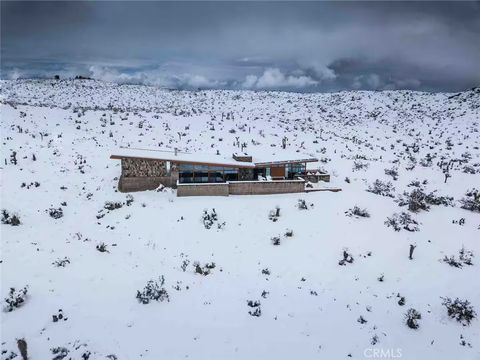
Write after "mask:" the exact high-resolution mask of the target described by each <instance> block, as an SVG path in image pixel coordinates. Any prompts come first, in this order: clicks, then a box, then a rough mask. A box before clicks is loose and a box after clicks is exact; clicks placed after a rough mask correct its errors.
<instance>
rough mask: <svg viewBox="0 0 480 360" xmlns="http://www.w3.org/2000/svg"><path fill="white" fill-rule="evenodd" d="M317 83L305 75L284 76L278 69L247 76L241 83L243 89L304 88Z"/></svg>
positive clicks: (269, 69)
mask: <svg viewBox="0 0 480 360" xmlns="http://www.w3.org/2000/svg"><path fill="white" fill-rule="evenodd" d="M317 84H318V81H316V80H314V79H312V78H311V77H310V76H306V75H298V76H295V75H285V74H284V73H283V72H281V71H280V69H277V68H268V69H266V70H265V71H264V72H263V74H262V76H260V77H258V78H257V76H255V75H247V77H246V78H245V81H244V82H243V87H245V88H254V87H255V88H257V89H281V88H296V89H300V88H305V87H308V86H315V85H317Z"/></svg>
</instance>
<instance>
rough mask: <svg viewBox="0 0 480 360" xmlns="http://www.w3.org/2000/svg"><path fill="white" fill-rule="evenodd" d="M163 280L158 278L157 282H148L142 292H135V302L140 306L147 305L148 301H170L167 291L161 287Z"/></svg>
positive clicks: (161, 277)
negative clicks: (140, 304)
mask: <svg viewBox="0 0 480 360" xmlns="http://www.w3.org/2000/svg"><path fill="white" fill-rule="evenodd" d="M164 284H165V278H164V277H163V275H162V276H160V277H159V278H158V280H149V281H148V282H147V285H145V287H144V288H143V290H142V291H140V290H137V296H136V298H137V300H138V302H140V303H142V304H148V303H150V301H152V300H155V301H165V300H166V301H170V298H169V296H168V292H167V290H165V288H164V287H163V285H164Z"/></svg>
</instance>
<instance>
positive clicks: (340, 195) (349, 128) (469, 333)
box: [0, 80, 480, 360]
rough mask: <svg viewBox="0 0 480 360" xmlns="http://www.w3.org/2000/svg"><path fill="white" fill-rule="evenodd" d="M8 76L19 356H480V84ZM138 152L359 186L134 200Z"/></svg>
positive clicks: (4, 261) (6, 126) (8, 256)
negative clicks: (217, 83)
mask: <svg viewBox="0 0 480 360" xmlns="http://www.w3.org/2000/svg"><path fill="white" fill-rule="evenodd" d="M0 84H1V95H0V96H1V98H0V100H1V105H0V106H1V119H2V120H1V132H2V159H1V161H2V164H1V175H2V205H1V208H2V209H4V210H5V212H4V215H3V222H6V223H10V224H2V225H1V239H2V249H1V259H0V260H1V271H2V286H1V295H2V310H3V311H2V315H1V319H2V321H1V323H2V325H1V327H2V335H1V338H2V355H1V356H2V357H1V359H2V360H3V359H13V357H14V355H12V354H18V357H17V359H19V358H21V355H20V350H19V346H18V345H19V344H17V341H18V340H21V339H23V340H24V341H25V342H26V344H27V351H28V356H29V359H32V360H33V359H57V360H59V359H63V358H65V359H70V358H71V359H119V360H120V359H140V358H142V359H154V360H157V359H186V358H188V359H273V358H275V359H291V358H297V359H345V358H350V357H351V358H354V359H366V358H375V354H377V358H378V356H379V354H380V353H379V352H374V351H383V354H386V353H388V356H390V358H393V357H397V358H398V357H400V356H401V357H402V358H403V359H409V360H410V359H429V358H431V359H480V321H479V319H478V318H479V317H480V285H479V281H478V279H479V278H480V213H479V208H480V205H479V202H480V195H479V194H478V193H475V188H476V189H480V148H479V147H480V89H479V88H476V89H472V90H469V91H465V92H463V93H460V94H442V93H436V94H429V93H420V92H412V91H385V92H363V91H358V92H341V93H332V94H295V93H282V92H251V91H245V92H238V91H197V92H179V91H168V90H162V89H157V88H154V87H146V86H134V85H128V86H127V85H115V84H109V83H103V82H98V81H93V80H61V81H54V80H17V81H2V82H1V83H0ZM284 137H286V138H287V147H286V149H283V148H282V139H283V138H284ZM119 146H132V147H139V148H140V147H141V148H162V149H173V148H174V147H177V148H179V149H180V150H181V151H185V152H203V153H211V154H215V153H217V151H218V152H219V153H220V154H221V155H222V156H229V155H230V154H231V153H233V152H240V150H241V147H242V146H243V147H244V148H245V150H244V151H245V152H247V153H249V154H251V155H253V156H259V157H260V156H261V157H262V158H265V157H273V158H274V157H279V158H282V157H284V156H285V154H298V156H299V157H307V156H308V157H310V156H313V157H317V158H319V159H320V161H321V162H320V166H321V167H322V168H323V169H324V170H325V171H327V172H329V173H330V174H331V175H332V180H331V184H329V185H331V186H335V187H340V188H342V191H341V192H337V193H333V192H314V193H305V194H300V195H299V194H287V195H268V196H229V197H195V198H177V197H176V196H175V191H174V190H171V189H159V190H158V191H148V192H142V193H133V194H131V195H127V194H122V193H119V192H117V182H118V177H119V176H120V163H119V162H118V161H115V160H110V159H109V156H110V154H111V153H112V152H114V151H115V149H117V148H118V147H119ZM377 180H379V182H376V181H377ZM367 190H370V191H367ZM379 192H380V193H381V194H376V193H379ZM382 194H383V195H382ZM299 199H302V200H305V205H306V207H307V209H302V207H299V206H298V204H299ZM355 206H358V207H359V208H360V210H362V209H365V210H366V212H367V213H368V215H369V216H368V217H364V216H361V215H366V214H365V213H364V212H362V211H354V207H355ZM276 207H279V208H280V216H279V217H278V218H276V219H275V220H276V221H272V220H271V219H270V218H269V214H270V212H271V211H272V210H274V209H275V208H276ZM213 209H214V211H215V212H216V214H217V216H218V221H214V224H213V226H211V227H209V228H207V227H208V226H205V223H204V220H203V217H204V211H205V210H206V211H207V212H208V213H211V212H212V211H213ZM475 210H476V211H475ZM7 213H8V217H7ZM15 214H16V215H17V216H18V219H19V220H20V224H19V225H17V226H11V225H12V223H13V224H16V221H15V219H16V218H14V220H13V221H12V217H13V216H14V215H15ZM402 221H405V222H406V223H404V224H402ZM409 222H410V223H409ZM395 228H396V229H397V230H398V231H396V230H395ZM288 230H292V231H293V235H292V236H287V232H288ZM415 230H417V231H415ZM288 235H289V234H288ZM275 238H277V239H275ZM274 243H279V245H274ZM411 245H413V246H415V247H414V249H413V258H412V259H409V251H410V249H411ZM462 249H463V250H462ZM197 265H198V266H197ZM150 280H153V283H150V285H152V284H155V282H156V285H158V288H157V290H158V292H157V295H158V296H157V298H158V297H160V298H158V299H157V300H158V301H155V300H151V301H150V302H149V303H148V304H144V303H143V302H147V300H145V299H146V298H148V295H152V294H151V293H143V292H144V288H145V286H146V285H147V283H148V282H149V281H150ZM162 283H163V284H162ZM24 287H27V288H26V291H25V292H26V295H24V294H23V293H24V292H22V291H21V290H22V289H23V288H24ZM153 287H154V286H153ZM10 288H14V289H15V292H14V295H18V296H19V298H20V299H24V301H23V302H22V301H21V300H20V301H13V304H12V303H11V305H10V306H8V304H7V302H5V301H3V299H4V298H7V299H8V298H9V292H10ZM137 291H140V294H138V293H137ZM137 295H138V297H139V298H138V297H137ZM145 296H146V297H145ZM456 298H458V299H459V300H461V301H464V300H468V301H469V303H470V304H465V303H464V305H466V306H463V308H462V309H463V310H465V311H466V312H464V313H462V316H461V317H460V319H459V320H460V321H456V319H454V318H452V317H450V316H449V313H448V308H450V309H453V308H454V306H451V305H450V306H447V305H449V302H448V300H449V299H451V301H455V299H456ZM14 300H15V299H14ZM141 300H143V302H142V301H141ZM161 300H163V301H161ZM459 306H460V307H461V304H460V305H459ZM470 306H471V307H472V308H473V311H476V313H477V316H476V318H473V319H471V321H470V322H469V320H470V319H468V320H467V318H468V316H464V315H468V310H471V308H470ZM60 309H61V310H60ZM409 309H415V310H416V311H417V312H419V313H420V314H421V318H420V319H417V320H415V319H413V318H414V317H415V316H413V318H412V321H410V322H409V325H411V327H416V325H418V328H417V329H412V328H411V327H409V326H408V325H407V318H406V314H407V312H409ZM8 310H12V311H8ZM410 313H412V312H411V311H410ZM471 314H472V315H475V314H474V313H471ZM60 315H61V316H60ZM22 344H24V343H23V342H22V341H20V348H22ZM64 355H65V356H64ZM392 355H395V356H392ZM399 355H400V356H399ZM384 358H385V356H384Z"/></svg>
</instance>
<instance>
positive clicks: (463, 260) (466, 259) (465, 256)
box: [443, 247, 474, 268]
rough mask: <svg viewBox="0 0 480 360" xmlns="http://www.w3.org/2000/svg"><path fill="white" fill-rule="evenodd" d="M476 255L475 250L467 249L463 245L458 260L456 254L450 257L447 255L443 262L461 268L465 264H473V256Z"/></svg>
mask: <svg viewBox="0 0 480 360" xmlns="http://www.w3.org/2000/svg"><path fill="white" fill-rule="evenodd" d="M473 257H474V255H473V252H472V251H470V250H466V249H465V248H464V247H462V248H461V249H460V250H459V251H458V260H457V259H456V258H455V256H454V255H452V256H450V257H448V256H447V255H445V257H444V258H443V262H445V263H447V264H448V265H450V266H453V267H456V268H461V267H463V265H473V262H472V258H473Z"/></svg>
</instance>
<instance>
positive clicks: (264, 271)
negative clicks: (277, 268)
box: [262, 268, 270, 275]
mask: <svg viewBox="0 0 480 360" xmlns="http://www.w3.org/2000/svg"><path fill="white" fill-rule="evenodd" d="M262 274H263V275H270V270H269V269H268V268H265V269H262Z"/></svg>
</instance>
